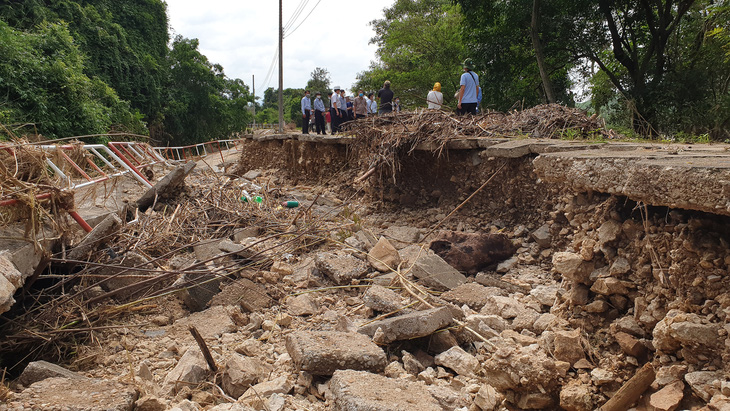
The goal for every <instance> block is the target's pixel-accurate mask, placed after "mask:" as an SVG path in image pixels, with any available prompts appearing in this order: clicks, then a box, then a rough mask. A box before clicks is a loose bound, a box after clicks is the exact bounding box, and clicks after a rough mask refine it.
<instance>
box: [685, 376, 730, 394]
mask: <svg viewBox="0 0 730 411" xmlns="http://www.w3.org/2000/svg"><path fill="white" fill-rule="evenodd" d="M724 379H725V377H723V374H722V372H719V371H695V372H689V373H687V374H685V376H684V380H685V381H686V382H687V384H689V386H690V388H692V391H694V393H695V394H697V396H698V397H700V398H702V399H703V400H705V401H710V399H711V398H712V396H714V395H715V394H719V393H720V388H721V386H722V385H721V383H720V381H723V380H724Z"/></svg>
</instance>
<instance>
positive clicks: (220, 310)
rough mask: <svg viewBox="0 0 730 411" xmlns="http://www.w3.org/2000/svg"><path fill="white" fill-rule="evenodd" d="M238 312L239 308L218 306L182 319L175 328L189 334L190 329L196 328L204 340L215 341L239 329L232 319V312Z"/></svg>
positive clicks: (176, 323)
mask: <svg viewBox="0 0 730 411" xmlns="http://www.w3.org/2000/svg"><path fill="white" fill-rule="evenodd" d="M237 310H238V308H236V307H234V306H222V305H217V306H215V307H211V308H208V309H207V310H205V311H200V312H197V313H193V314H190V315H189V316H187V317H184V318H181V319H179V320H177V321H175V323H174V324H173V327H175V328H177V329H180V330H184V331H185V332H187V331H188V327H190V326H194V327H195V328H197V330H198V332H199V333H200V335H201V336H202V337H203V338H205V339H215V338H218V337H220V336H221V335H223V334H225V333H231V332H234V331H236V329H237V327H236V324H235V323H234V322H233V319H231V314H230V312H234V311H237Z"/></svg>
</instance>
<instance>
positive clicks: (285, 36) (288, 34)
mask: <svg viewBox="0 0 730 411" xmlns="http://www.w3.org/2000/svg"><path fill="white" fill-rule="evenodd" d="M321 2H322V0H319V1H317V4H315V5H314V7H312V10H310V11H309V14H307V16H306V17H304V20H302V21H301V22H300V23H299V25H298V26H296V27H295V28H294V29H293V30H292V31H290V32H289V33H287V34H285V35H284V38H287V37H289V36H290V35H292V34H293V33H294V32H295V31H297V29H298V28H299V27H301V26H302V24H304V22H305V21H307V19H308V18H309V16H311V15H312V13H313V12H314V9H316V8H317V6H319V3H321Z"/></svg>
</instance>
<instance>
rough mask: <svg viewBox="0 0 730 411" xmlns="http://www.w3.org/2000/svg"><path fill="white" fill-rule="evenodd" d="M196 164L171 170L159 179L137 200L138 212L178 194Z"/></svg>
mask: <svg viewBox="0 0 730 411" xmlns="http://www.w3.org/2000/svg"><path fill="white" fill-rule="evenodd" d="M195 165H196V163H195V162H194V161H189V162H187V163H185V164H183V165H181V166H179V167H177V168H176V169H174V170H172V171H171V172H170V173H168V174H167V175H166V176H165V177H163V178H162V179H160V181H158V182H157V184H155V185H154V186H153V187H152V188H150V189H149V190H147V191H146V192H145V193H144V194H143V195H142V197H140V198H139V199H138V200H137V207H138V208H139V211H141V212H145V211H146V210H147V209H148V208H149V207H151V206H152V204H154V203H155V202H159V201H162V200H165V199H167V198H173V197H175V196H177V195H178V194H180V192H181V191H182V190H180V188H181V187H182V186H183V185H184V184H185V178H186V177H187V176H188V174H190V172H191V171H193V169H194V168H195Z"/></svg>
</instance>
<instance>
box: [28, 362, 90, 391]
mask: <svg viewBox="0 0 730 411" xmlns="http://www.w3.org/2000/svg"><path fill="white" fill-rule="evenodd" d="M54 377H62V378H68V379H70V380H86V379H87V378H86V377H84V376H82V375H81V374H78V373H75V372H73V371H69V370H67V369H65V368H63V367H61V366H60V365H56V364H51V363H49V362H46V361H33V362H31V363H29V364H28V365H27V366H26V367H25V369H24V370H23V373H22V374H20V377H18V382H19V383H20V384H23V385H24V386H26V387H28V386H30V385H31V384H33V383H34V382H38V381H42V380H45V379H46V378H54Z"/></svg>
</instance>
